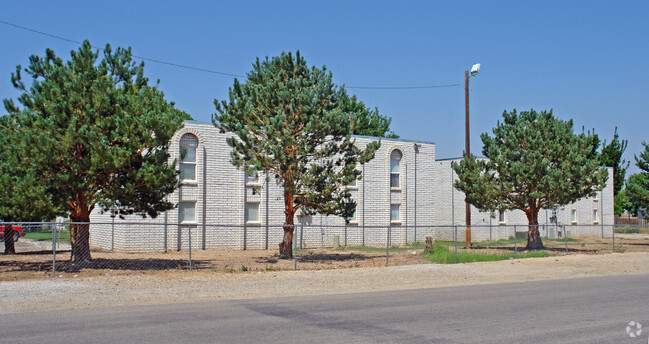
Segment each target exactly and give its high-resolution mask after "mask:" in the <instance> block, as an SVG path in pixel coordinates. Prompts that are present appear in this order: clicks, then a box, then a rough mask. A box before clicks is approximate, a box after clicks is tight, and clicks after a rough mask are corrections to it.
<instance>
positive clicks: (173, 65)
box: [0, 20, 462, 90]
mask: <svg viewBox="0 0 649 344" xmlns="http://www.w3.org/2000/svg"><path fill="white" fill-rule="evenodd" d="M0 23H2V24H5V25H8V26H13V27H15V28H18V29H21V30H25V31H29V32H33V33H37V34H39V35H43V36H47V37H51V38H55V39H58V40H61V41H65V42H68V43H74V44H78V45H82V44H83V43H82V42H79V41H75V40H72V39H69V38H65V37H61V36H57V35H53V34H51V33H47V32H43V31H39V30H35V29H32V28H28V27H25V26H21V25H17V24H13V23H9V22H6V21H4V20H0ZM92 47H93V48H95V49H99V50H101V51H104V49H102V48H100V47H97V46H94V45H93V46H92ZM133 57H135V58H138V59H141V60H144V61H149V62H155V63H159V64H164V65H167V66H172V67H178V68H185V69H190V70H195V71H198V72H205V73H212V74H218V75H227V76H234V77H240V78H245V77H246V76H245V75H240V74H234V73H225V72H219V71H215V70H211V69H205V68H198V67H192V66H187V65H182V64H179V63H172V62H166V61H162V60H157V59H152V58H148V57H144V56H138V55H133ZM458 86H462V85H461V84H448V85H431V86H386V87H382V86H347V88H350V89H366V90H416V89H430V88H445V87H458Z"/></svg>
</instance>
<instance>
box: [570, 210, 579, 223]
mask: <svg viewBox="0 0 649 344" xmlns="http://www.w3.org/2000/svg"><path fill="white" fill-rule="evenodd" d="M578 221H579V218H578V217H577V209H570V223H573V224H575V223H577V222H578Z"/></svg>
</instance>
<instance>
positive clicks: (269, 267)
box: [264, 265, 275, 271]
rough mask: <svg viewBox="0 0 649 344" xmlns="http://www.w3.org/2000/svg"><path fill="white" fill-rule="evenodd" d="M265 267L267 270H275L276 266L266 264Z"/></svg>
mask: <svg viewBox="0 0 649 344" xmlns="http://www.w3.org/2000/svg"><path fill="white" fill-rule="evenodd" d="M264 269H265V270H266V271H274V270H275V268H274V267H273V266H272V265H266V266H265V267H264Z"/></svg>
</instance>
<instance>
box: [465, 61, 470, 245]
mask: <svg viewBox="0 0 649 344" xmlns="http://www.w3.org/2000/svg"><path fill="white" fill-rule="evenodd" d="M464 113H465V116H464V122H465V123H464V132H465V137H464V141H465V146H466V148H465V150H466V156H467V157H469V154H471V144H470V139H469V71H468V70H465V71H464ZM464 204H465V213H466V234H465V241H464V242H465V245H466V247H471V205H470V204H469V203H468V202H466V201H464Z"/></svg>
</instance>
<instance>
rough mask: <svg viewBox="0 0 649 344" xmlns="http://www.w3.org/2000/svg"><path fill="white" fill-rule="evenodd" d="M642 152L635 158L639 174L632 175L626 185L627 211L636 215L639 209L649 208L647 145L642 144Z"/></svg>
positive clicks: (648, 147) (648, 148) (648, 154)
mask: <svg viewBox="0 0 649 344" xmlns="http://www.w3.org/2000/svg"><path fill="white" fill-rule="evenodd" d="M642 145H643V146H644V150H643V151H642V153H640V155H639V156H638V155H636V156H635V161H636V166H638V167H639V168H640V170H641V171H640V173H636V174H633V175H631V176H630V177H629V180H628V181H627V183H626V196H627V199H628V204H627V208H626V209H627V210H629V212H631V213H632V214H636V215H637V213H638V209H639V208H649V145H648V144H647V143H646V142H642Z"/></svg>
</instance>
